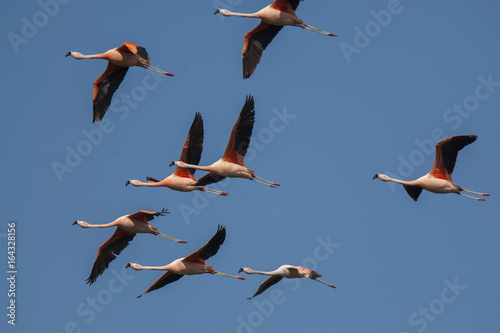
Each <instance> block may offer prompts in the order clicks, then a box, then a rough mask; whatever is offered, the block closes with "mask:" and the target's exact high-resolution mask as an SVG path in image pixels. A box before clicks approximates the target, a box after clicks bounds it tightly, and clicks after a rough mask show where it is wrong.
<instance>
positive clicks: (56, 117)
mask: <svg viewBox="0 0 500 333" xmlns="http://www.w3.org/2000/svg"><path fill="white" fill-rule="evenodd" d="M54 3H56V4H57V6H55V5H54ZM268 4H269V1H261V0H259V1H244V0H220V1H212V0H209V1H201V0H196V1H194V0H190V1H162V2H159V1H140V2H137V1H125V0H124V1H75V0H74V1H66V2H64V1H62V0H61V2H55V1H50V0H42V1H40V2H37V1H10V2H3V3H2V6H1V7H2V9H1V10H0V13H1V14H0V16H1V20H0V27H1V28H0V31H1V34H2V36H3V37H2V38H1V48H0V55H1V59H2V64H3V70H2V81H1V83H0V84H1V85H2V101H3V104H2V121H1V122H0V136H1V153H2V158H3V163H2V164H1V175H2V186H1V193H2V194H1V195H2V197H1V204H0V205H1V211H2V217H3V218H2V222H1V224H0V249H1V252H0V258H2V259H1V261H0V267H2V271H3V274H2V276H4V277H7V270H8V268H7V238H6V234H7V229H8V226H7V223H8V222H11V221H16V222H17V226H16V235H17V243H16V255H17V258H16V259H17V261H16V264H17V269H18V274H17V280H16V297H15V300H16V314H17V317H16V326H15V327H13V326H12V325H9V324H8V323H7V320H8V317H7V316H6V314H7V311H8V310H7V309H6V307H7V306H8V302H9V297H8V296H7V292H8V289H9V284H8V282H7V280H6V278H3V279H2V280H3V282H2V283H0V295H1V296H0V304H1V305H2V306H1V308H2V309H3V310H2V311H1V313H0V318H2V319H1V320H0V322H1V324H0V327H1V330H2V332H45V333H56V332H57V333H59V332H109V330H110V329H111V328H112V331H114V332H115V331H116V332H138V331H141V332H159V331H167V330H168V331H169V332H201V331H207V332H222V333H223V332H228V333H229V332H245V333H250V332H278V331H289V332H298V331H305V330H307V331H310V332H394V333H402V332H408V333H410V332H424V331H425V332H429V333H430V332H498V331H499V330H500V319H499V317H498V313H499V312H500V305H499V304H500V303H499V302H498V297H499V294H500V284H499V283H498V276H499V273H500V269H499V264H498V257H499V254H500V242H499V235H500V226H499V204H498V197H499V193H498V188H499V185H500V183H499V180H498V179H499V178H498V172H497V168H498V165H499V164H500V157H499V152H500V131H499V130H498V124H499V123H500V114H499V110H500V46H499V45H500V44H499V42H498V32H499V31H500V20H498V13H499V12H500V4H499V3H498V2H494V1H486V0H480V1H465V2H457V1H438V2H436V1H430V0H413V1H410V0H402V1H400V2H396V1H389V0H383V1H347V0H342V1H340V0H339V1H326V0H325V1H313V0H308V1H304V2H301V3H300V5H299V7H298V9H297V15H298V16H299V17H300V18H301V19H303V20H304V21H305V22H306V23H309V24H311V25H313V26H316V27H318V28H321V29H325V30H328V31H331V32H334V33H336V34H337V35H339V37H338V38H332V37H327V36H323V35H320V34H316V33H313V32H310V31H305V30H301V29H298V28H294V27H285V28H284V29H282V30H281V32H280V33H279V34H278V36H277V37H276V38H275V39H274V41H273V42H272V43H271V44H270V45H269V47H268V48H267V50H265V51H264V55H263V57H262V60H261V63H260V65H259V66H258V67H257V70H256V71H255V73H254V75H253V76H252V77H251V78H250V79H248V80H243V79H242V69H241V48H242V45H243V35H244V34H245V33H246V32H248V31H250V30H251V29H253V28H254V27H255V26H256V25H257V24H258V21H257V20H255V19H244V18H223V17H221V16H214V15H213V12H214V10H215V9H216V7H223V8H226V9H230V10H234V11H238V12H255V11H257V10H259V9H261V8H262V7H264V6H266V5H268ZM44 8H45V9H44ZM125 41H127V42H133V43H136V44H139V45H141V46H143V47H145V48H146V49H147V51H148V52H149V55H150V57H151V63H152V65H154V66H156V67H159V68H161V69H163V70H166V71H170V72H172V73H174V74H175V77H163V76H160V75H157V74H155V73H153V72H150V71H147V70H145V69H142V68H138V67H136V68H131V69H130V70H129V71H128V74H127V76H126V78H125V80H124V81H123V83H122V85H121V86H120V87H119V89H118V91H117V92H116V94H115V96H114V99H113V100H114V101H115V108H114V109H113V110H111V109H110V111H108V113H107V114H106V115H105V117H104V119H105V122H103V123H102V125H101V126H99V125H96V124H92V122H91V121H92V83H93V82H94V80H95V79H96V78H97V77H99V76H100V75H101V74H102V72H103V71H104V69H105V68H106V62H105V61H102V60H82V61H77V60H75V59H72V58H69V57H68V58H64V55H65V54H66V53H67V52H68V51H70V50H71V51H79V52H82V53H84V54H93V53H101V52H104V51H106V50H108V49H111V48H114V47H118V46H120V45H121V43H122V42H125ZM247 94H252V95H253V96H254V97H255V108H256V122H255V126H254V132H253V138H252V145H251V148H250V149H249V153H248V155H247V159H246V162H247V166H248V167H249V168H252V169H255V170H256V174H257V175H259V176H261V177H263V178H266V179H269V180H272V181H276V182H278V183H280V184H281V187H280V188H278V189H272V188H268V187H265V186H262V185H260V184H257V183H254V182H250V181H248V180H243V179H231V180H230V181H229V182H225V183H221V184H220V185H219V186H218V188H220V189H224V190H225V191H227V192H229V193H230V194H229V196H228V197H220V196H218V197H215V196H207V195H205V194H203V193H201V192H196V193H193V192H191V193H181V192H175V191H172V190H169V189H166V188H153V189H152V188H134V187H131V186H128V187H125V186H124V185H125V182H126V181H127V180H128V179H140V180H143V181H144V180H145V177H146V176H151V177H155V178H158V179H163V178H164V177H166V176H167V175H169V174H170V173H172V172H173V171H174V170H173V167H172V168H169V167H168V164H169V163H170V162H171V161H172V160H177V159H178V158H179V156H180V152H181V147H182V144H183V142H184V140H185V138H186V134H187V131H188V129H189V126H190V125H191V122H192V119H193V117H194V114H195V112H201V113H202V115H203V118H204V123H205V141H204V151H203V155H202V158H201V161H200V164H202V165H207V164H211V163H212V162H214V161H215V160H217V159H219V158H220V156H221V155H222V153H223V152H224V149H225V146H226V144H227V140H228V138H229V134H230V131H231V128H232V126H233V125H234V123H235V121H236V119H237V116H238V113H239V112H240V110H241V108H242V106H243V104H244V101H245V96H246V95H247ZM464 134H476V135H478V140H477V141H476V142H474V143H473V144H471V145H469V146H467V147H466V148H464V149H463V150H462V151H461V152H460V154H459V156H458V160H457V164H456V167H455V172H454V174H453V177H454V178H453V179H454V181H455V182H456V183H457V184H458V185H460V186H463V187H465V188H467V189H471V190H477V191H480V192H489V193H491V194H492V196H491V197H489V198H488V201H486V202H478V201H474V200H470V199H468V198H465V197H462V196H458V195H455V194H447V195H438V194H433V193H429V192H425V191H424V192H423V193H422V194H421V196H420V198H419V200H418V202H413V200H412V199H411V198H410V197H409V196H408V195H407V194H406V192H405V191H404V189H403V188H402V187H401V186H399V185H397V184H395V185H388V184H387V183H383V182H381V181H379V180H372V177H373V175H374V174H375V173H377V172H378V173H387V174H389V175H392V176H394V177H397V178H402V179H416V178H418V177H420V176H422V175H424V174H426V173H427V172H428V171H429V169H430V168H431V166H432V163H433V161H434V143H435V141H438V140H441V139H443V138H446V137H448V136H452V135H464ZM55 166H57V167H58V168H59V169H55ZM57 170H59V171H57ZM196 175H197V176H198V177H200V176H201V175H203V172H200V171H198V172H197V173H196ZM215 187H216V188H217V186H215ZM163 207H165V208H168V209H169V211H170V212H171V214H170V215H168V216H165V217H159V218H157V219H155V220H154V221H153V222H152V224H153V225H155V226H158V227H159V230H160V231H161V232H163V233H165V234H168V235H172V236H174V237H178V238H181V239H185V240H187V241H188V243H187V244H176V243H173V242H170V241H168V240H164V239H161V238H159V237H154V236H151V235H138V236H137V237H136V238H135V239H134V240H133V242H131V244H130V245H129V247H128V248H127V249H125V250H124V251H123V252H122V254H121V255H120V256H119V257H118V258H117V259H116V260H115V261H113V262H112V263H111V264H110V267H109V269H108V270H107V271H105V272H104V274H103V275H102V276H101V277H100V278H99V279H98V280H97V282H96V283H95V284H94V285H92V286H91V287H89V286H88V285H86V284H85V279H86V278H87V277H88V275H89V273H90V270H91V267H92V263H93V260H94V258H95V255H96V252H97V249H98V247H99V245H100V244H102V243H103V242H104V241H105V240H107V239H108V238H109V237H110V235H111V234H112V233H113V230H111V229H99V230H96V229H81V228H79V227H78V226H72V223H73V221H74V220H76V219H80V220H85V221H87V222H90V223H108V222H111V221H113V220H114V219H115V218H117V217H119V216H121V215H126V214H130V213H133V212H136V211H138V210H141V209H146V210H152V211H159V210H161V209H162V208H163ZM218 224H223V225H225V226H226V228H227V237H226V241H225V243H224V244H223V245H222V247H221V248H220V250H219V252H218V253H217V255H215V256H214V257H212V258H210V259H209V260H208V261H207V263H208V264H210V265H214V266H215V267H216V269H218V270H220V271H222V272H225V273H229V274H237V273H238V269H239V268H240V267H241V266H246V267H251V268H253V269H257V270H274V269H276V268H277V267H279V266H280V265H282V264H292V265H305V266H307V267H309V268H313V269H315V270H316V271H318V272H319V273H320V274H322V275H323V278H322V279H323V280H325V281H327V282H330V283H333V284H335V285H337V286H338V289H331V288H328V287H326V286H324V285H321V284H319V283H317V282H314V281H310V280H305V279H302V280H295V281H293V280H290V281H288V282H287V283H285V282H280V283H279V284H277V285H275V286H273V287H272V288H271V289H269V290H268V291H266V292H265V293H264V294H262V295H260V296H258V297H256V298H255V299H253V300H247V299H246V297H249V296H251V295H253V293H254V292H255V291H256V290H257V288H258V286H259V284H260V283H261V282H262V281H264V279H265V277H264V276H260V275H248V276H246V278H247V279H246V281H239V280H235V279H229V278H224V277H220V276H211V275H208V274H205V275H198V276H188V277H184V278H183V279H181V280H179V281H177V282H175V283H172V284H170V285H167V286H166V287H164V288H162V289H160V290H157V291H154V292H152V293H149V294H147V295H145V296H144V297H142V298H141V299H136V296H137V295H139V294H141V293H142V292H144V291H145V290H146V289H147V288H148V287H149V286H150V285H151V284H152V283H153V282H154V281H155V280H156V279H157V278H158V277H159V276H160V275H161V274H162V273H161V272H153V271H142V272H136V271H133V270H130V269H129V270H127V271H123V268H124V267H125V265H126V264H127V263H128V262H130V261H132V262H138V263H141V264H144V265H165V264H167V263H169V262H171V261H172V260H174V259H176V258H179V257H184V256H186V255H188V254H190V253H192V252H193V251H195V250H196V249H198V248H199V247H200V246H202V245H203V244H204V243H205V242H206V241H208V240H209V239H210V237H212V236H213V234H214V233H215V231H216V229H217V225H218Z"/></svg>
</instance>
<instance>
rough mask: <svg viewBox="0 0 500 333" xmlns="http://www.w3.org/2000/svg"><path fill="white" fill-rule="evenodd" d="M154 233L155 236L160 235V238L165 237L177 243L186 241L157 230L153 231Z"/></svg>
mask: <svg viewBox="0 0 500 333" xmlns="http://www.w3.org/2000/svg"><path fill="white" fill-rule="evenodd" d="M155 235H156V236H160V237H161V238H165V239H168V240H171V241H174V242H177V243H187V242H186V241H183V240H181V239H177V238H174V237H170V236H168V235H165V234H162V233H161V232H158V231H157V232H156V233H155Z"/></svg>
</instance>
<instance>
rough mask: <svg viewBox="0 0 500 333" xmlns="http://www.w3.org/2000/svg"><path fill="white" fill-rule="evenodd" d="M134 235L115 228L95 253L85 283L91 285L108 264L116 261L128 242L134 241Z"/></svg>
mask: <svg viewBox="0 0 500 333" xmlns="http://www.w3.org/2000/svg"><path fill="white" fill-rule="evenodd" d="M134 236H135V234H133V233H128V232H126V231H124V230H122V229H120V228H116V231H115V232H114V234H113V235H112V236H111V237H110V238H109V239H108V240H107V241H106V242H104V243H103V244H102V245H101V246H100V247H99V250H98V251H97V256H96V258H95V260H94V265H93V266H92V271H91V272H90V275H89V277H88V278H87V283H88V284H89V285H92V283H94V282H95V281H96V280H97V278H98V277H99V276H100V275H101V274H102V273H103V272H104V270H105V269H106V268H108V266H109V263H110V262H111V261H113V260H115V259H116V256H117V255H119V254H120V253H121V252H122V251H123V249H125V248H126V247H127V246H128V244H129V242H130V241H132V239H134Z"/></svg>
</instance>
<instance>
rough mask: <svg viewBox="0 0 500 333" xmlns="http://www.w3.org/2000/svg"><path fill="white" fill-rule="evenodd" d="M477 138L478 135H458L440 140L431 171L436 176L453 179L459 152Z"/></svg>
mask: <svg viewBox="0 0 500 333" xmlns="http://www.w3.org/2000/svg"><path fill="white" fill-rule="evenodd" d="M476 139H477V135H458V136H452V137H449V138H447V139H444V140H442V141H439V142H438V143H437V144H436V159H435V160H434V165H433V166H432V169H431V171H430V172H429V173H430V174H431V175H432V176H434V177H436V178H443V179H447V180H449V181H451V174H452V173H453V169H454V168H455V162H456V161H457V155H458V152H459V151H460V150H461V149H462V148H464V147H465V146H467V145H469V144H471V143H472V142H474V141H476Z"/></svg>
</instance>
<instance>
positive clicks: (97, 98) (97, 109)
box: [66, 42, 174, 122]
mask: <svg viewBox="0 0 500 333" xmlns="http://www.w3.org/2000/svg"><path fill="white" fill-rule="evenodd" d="M67 56H72V57H73V58H75V59H78V60H80V59H105V60H107V61H108V67H106V70H105V71H104V73H102V75H101V76H99V78H98V79H97V80H95V82H94V96H93V97H92V101H93V109H94V117H93V119H92V122H99V121H101V120H102V118H103V117H104V114H105V113H106V111H107V110H108V108H109V104H110V103H111V98H112V97H113V94H114V93H115V91H116V89H118V87H119V86H120V83H122V81H123V78H124V77H125V74H127V71H128V68H129V67H132V66H139V67H144V68H147V69H150V70H152V71H154V72H157V73H159V74H164V75H169V76H174V74H172V73H169V72H165V71H162V70H161V69H158V68H156V67H153V66H151V65H150V64H149V57H148V53H147V52H146V49H145V48H143V47H141V46H139V45H137V44H134V43H128V42H125V43H123V45H122V46H120V47H117V48H114V49H111V50H108V51H106V52H104V53H100V54H91V55H84V54H81V53H79V52H74V51H69V52H68V53H66V57H67Z"/></svg>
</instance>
